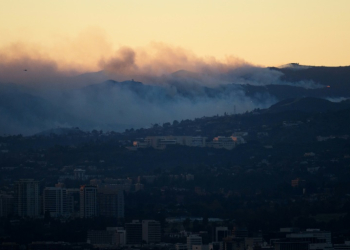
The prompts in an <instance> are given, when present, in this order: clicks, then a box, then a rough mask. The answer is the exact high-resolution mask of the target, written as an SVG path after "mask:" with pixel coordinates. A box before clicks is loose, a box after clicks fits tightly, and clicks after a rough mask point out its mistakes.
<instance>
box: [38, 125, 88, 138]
mask: <svg viewBox="0 0 350 250" xmlns="http://www.w3.org/2000/svg"><path fill="white" fill-rule="evenodd" d="M84 134H85V132H84V131H82V130H80V129H79V128H77V127H76V128H53V129H49V130H45V131H42V132H40V133H36V134H35V136H50V135H58V136H61V135H84Z"/></svg>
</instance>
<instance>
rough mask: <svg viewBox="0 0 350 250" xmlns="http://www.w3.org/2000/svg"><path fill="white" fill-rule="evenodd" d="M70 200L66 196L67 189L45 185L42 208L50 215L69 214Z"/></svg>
mask: <svg viewBox="0 0 350 250" xmlns="http://www.w3.org/2000/svg"><path fill="white" fill-rule="evenodd" d="M70 201H71V200H69V198H68V197H67V190H66V189H65V188H60V187H46V188H45V189H44V192H43V209H44V213H45V212H50V216H51V217H59V216H69V215H70V214H71V213H72V211H71V208H72V205H71V204H69V202H70Z"/></svg>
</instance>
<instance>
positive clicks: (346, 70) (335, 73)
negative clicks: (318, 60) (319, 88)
mask: <svg viewBox="0 0 350 250" xmlns="http://www.w3.org/2000/svg"><path fill="white" fill-rule="evenodd" d="M270 69H272V70H277V71H280V72H282V73H283V76H282V77H281V80H284V81H288V82H298V81H303V80H304V81H305V80H311V81H313V82H315V83H318V84H321V85H323V86H324V87H327V86H329V88H330V89H335V90H339V91H344V90H346V91H347V93H344V94H346V95H347V96H349V95H350V93H349V91H350V66H344V67H323V66H322V67H311V66H302V65H299V66H298V70H295V67H283V68H270ZM339 93H340V92H339Z"/></svg>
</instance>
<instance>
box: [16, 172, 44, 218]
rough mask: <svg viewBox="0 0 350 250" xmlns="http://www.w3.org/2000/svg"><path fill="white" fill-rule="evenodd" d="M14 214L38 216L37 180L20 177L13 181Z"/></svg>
mask: <svg viewBox="0 0 350 250" xmlns="http://www.w3.org/2000/svg"><path fill="white" fill-rule="evenodd" d="M14 205H15V214H17V215H19V216H22V217H37V216H39V182H38V181H34V180H33V179H21V180H19V181H16V182H15V200H14Z"/></svg>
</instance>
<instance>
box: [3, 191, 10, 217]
mask: <svg viewBox="0 0 350 250" xmlns="http://www.w3.org/2000/svg"><path fill="white" fill-rule="evenodd" d="M10 214H13V196H12V195H7V194H0V217H5V216H8V215H10Z"/></svg>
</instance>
